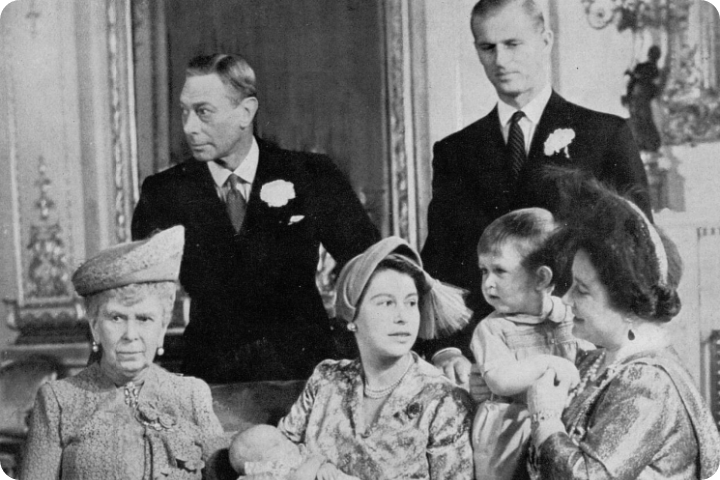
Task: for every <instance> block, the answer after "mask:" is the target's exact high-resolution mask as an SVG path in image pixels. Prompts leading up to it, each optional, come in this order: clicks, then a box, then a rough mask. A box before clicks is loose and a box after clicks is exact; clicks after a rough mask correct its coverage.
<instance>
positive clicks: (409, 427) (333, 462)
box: [278, 237, 473, 479]
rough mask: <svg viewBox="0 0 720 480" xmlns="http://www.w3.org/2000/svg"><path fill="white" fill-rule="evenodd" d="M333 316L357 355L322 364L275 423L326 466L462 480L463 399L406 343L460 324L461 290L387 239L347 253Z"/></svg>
mask: <svg viewBox="0 0 720 480" xmlns="http://www.w3.org/2000/svg"><path fill="white" fill-rule="evenodd" d="M336 309H337V315H338V317H340V318H341V319H343V320H345V321H346V322H347V328H348V330H349V331H351V332H352V333H354V335H355V339H356V341H357V346H358V351H359V353H360V358H359V359H356V360H341V361H333V360H326V361H324V362H322V363H321V364H320V365H318V367H317V368H316V369H315V372H314V373H313V375H312V377H311V378H310V379H309V380H308V382H307V384H306V386H305V390H304V392H303V393H302V394H301V396H300V398H299V399H298V400H297V402H296V403H295V405H294V406H293V407H292V409H291V410H290V413H289V414H288V415H287V416H286V417H284V418H283V419H282V420H280V423H279V425H278V428H279V429H280V430H281V431H282V432H283V433H284V434H285V435H286V436H287V437H288V438H289V439H290V440H292V441H293V442H295V443H298V444H304V445H305V447H306V448H307V450H308V452H309V454H311V455H318V456H322V457H324V458H325V459H326V463H325V464H324V465H323V466H322V467H321V468H320V470H319V472H318V478H326V475H327V478H333V477H331V476H330V475H329V474H330V473H331V472H333V471H335V469H338V470H340V471H341V472H342V473H344V474H347V475H351V476H354V477H359V478H363V479H369V478H372V479H386V478H387V479H389V478H392V479H397V478H414V479H441V478H447V479H470V478H472V476H473V466H472V451H471V447H470V426H471V423H472V410H473V406H472V400H471V399H470V396H469V394H468V393H467V392H466V391H464V390H462V389H460V388H459V387H456V386H454V384H453V383H452V382H451V381H450V380H448V379H447V378H445V377H444V376H443V374H442V372H440V371H439V370H437V369H436V368H435V367H433V366H431V365H430V364H429V363H427V362H425V361H424V360H422V359H421V358H419V357H418V356H417V355H416V354H415V353H414V352H412V350H411V348H412V346H413V344H414V343H415V340H416V338H417V337H418V336H420V337H423V338H432V337H434V336H436V335H438V334H441V333H444V332H449V331H453V330H455V329H457V328H460V327H462V326H463V325H465V324H466V323H467V321H468V319H469V316H470V312H469V311H468V310H467V309H466V308H465V305H464V302H463V299H462V294H461V291H459V290H457V289H455V288H454V287H450V286H448V285H444V284H441V283H439V282H437V281H435V280H433V279H432V278H431V277H430V276H429V275H427V274H426V273H425V272H424V271H423V269H422V263H421V260H420V257H419V255H418V254H417V252H416V251H415V250H414V249H413V248H411V247H410V246H409V245H408V244H407V243H406V242H405V241H404V240H402V239H401V238H398V237H390V238H386V239H385V240H382V241H380V242H379V243H377V244H375V245H374V246H372V247H370V248H369V249H368V250H367V251H365V252H364V253H362V254H361V255H359V256H357V257H355V258H353V259H352V260H351V261H350V262H348V264H347V265H345V267H344V268H343V270H342V272H341V273H340V277H339V278H338V284H337V300H336Z"/></svg>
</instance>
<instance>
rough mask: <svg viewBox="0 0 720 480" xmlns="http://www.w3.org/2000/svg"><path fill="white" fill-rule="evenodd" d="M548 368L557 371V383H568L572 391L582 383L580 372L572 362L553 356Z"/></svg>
mask: <svg viewBox="0 0 720 480" xmlns="http://www.w3.org/2000/svg"><path fill="white" fill-rule="evenodd" d="M548 366H549V367H550V368H551V369H553V370H554V371H555V380H556V383H559V382H567V384H568V385H569V388H571V389H572V388H574V387H575V386H577V384H578V383H580V372H579V371H578V369H577V367H576V366H575V364H574V363H572V362H571V361H570V360H567V359H565V358H562V357H554V356H553V357H550V359H549V365H548Z"/></svg>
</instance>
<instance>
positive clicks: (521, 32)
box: [422, 0, 652, 383]
mask: <svg viewBox="0 0 720 480" xmlns="http://www.w3.org/2000/svg"><path fill="white" fill-rule="evenodd" d="M471 28H472V33H473V36H474V38H475V49H476V50H477V54H478V57H479V58H480V63H481V64H482V66H483V68H484V70H485V73H486V74H487V76H488V78H489V80H490V82H491V83H492V84H493V86H494V87H495V90H496V92H497V94H498V97H499V100H500V101H499V102H498V105H497V106H496V108H495V109H493V110H492V111H491V112H490V113H489V114H488V115H487V116H486V117H484V118H481V119H480V120H478V121H477V122H475V123H473V124H471V125H469V126H468V127H466V128H464V129H463V130H461V131H459V132H456V133H454V134H452V135H450V136H449V137H447V138H445V139H443V140H441V141H439V142H438V143H437V144H435V147H434V158H433V196H432V201H431V202H430V206H429V209H428V237H427V241H426V243H425V245H424V248H423V251H422V257H423V261H424V262H425V268H426V269H427V271H428V272H429V273H430V274H431V275H434V276H435V277H437V278H439V279H440V280H444V281H446V282H448V283H452V284H455V285H458V286H460V287H463V288H466V289H468V290H469V292H470V294H469V297H468V304H469V306H470V308H472V309H473V310H474V311H475V316H474V318H475V319H476V322H477V321H479V320H480V319H482V318H484V317H485V316H486V315H487V314H488V313H490V311H491V308H490V307H489V306H488V305H487V303H485V301H484V299H483V296H482V281H483V279H482V274H481V273H480V270H479V268H478V263H477V253H476V248H477V242H478V240H479V238H480V235H481V234H482V232H483V230H484V229H485V227H487V225H488V224H490V222H492V221H493V220H495V219H496V218H498V217H499V216H501V215H503V214H505V213H507V212H509V211H511V210H514V209H518V208H524V207H543V208H546V209H549V210H550V211H554V210H555V207H556V205H557V202H558V200H559V198H558V196H559V192H558V187H557V186H556V185H555V183H554V182H553V181H552V179H551V178H549V177H548V176H546V175H544V171H545V170H546V169H547V166H559V167H566V168H570V169H579V170H582V171H584V172H586V173H588V174H590V175H593V176H595V177H596V178H598V179H599V180H601V181H603V182H605V183H606V184H608V185H610V186H612V187H614V188H616V189H618V190H619V191H621V192H625V191H632V192H633V194H634V199H635V200H636V202H637V204H638V205H639V206H640V208H642V209H643V210H644V211H645V212H646V213H647V214H648V215H650V214H651V212H650V202H649V196H648V193H647V178H646V175H645V170H644V168H643V164H642V161H641V160H640V155H639V152H638V149H637V146H636V144H635V142H634V140H633V138H632V134H631V132H630V129H629V128H628V126H627V125H626V122H625V121H624V120H623V119H621V118H619V117H616V116H613V115H608V114H604V113H600V112H595V111H592V110H588V109H586V108H583V107H580V106H577V105H574V104H572V103H570V102H568V101H566V100H564V99H563V98H562V97H561V96H560V95H558V94H557V93H555V92H554V91H553V90H552V88H551V86H550V84H549V81H548V70H549V64H550V50H551V48H552V45H553V32H552V31H551V30H549V29H548V28H547V27H546V25H545V21H544V18H543V13H542V10H541V9H540V8H539V7H538V5H537V4H536V3H535V2H534V0H480V1H479V2H478V3H477V4H476V5H475V7H474V8H473V11H472V15H471ZM651 218H652V217H651ZM476 322H471V325H470V326H469V327H468V328H467V329H466V330H464V331H463V332H460V333H459V334H456V335H454V336H452V337H450V338H447V339H444V340H442V341H440V342H435V343H433V344H431V345H425V346H424V347H423V348H424V349H425V350H427V353H429V354H432V353H435V355H434V357H433V360H434V363H435V364H436V365H437V366H439V367H441V368H443V369H444V370H445V372H446V373H447V374H448V376H450V377H451V378H453V377H455V378H456V380H457V381H459V382H461V383H464V382H465V381H466V380H467V378H468V373H469V369H470V364H469V362H468V361H467V359H465V358H464V357H463V356H462V355H460V351H461V350H462V352H463V353H465V355H467V356H469V348H468V347H469V343H470V335H471V334H472V330H473V328H474V325H475V324H476Z"/></svg>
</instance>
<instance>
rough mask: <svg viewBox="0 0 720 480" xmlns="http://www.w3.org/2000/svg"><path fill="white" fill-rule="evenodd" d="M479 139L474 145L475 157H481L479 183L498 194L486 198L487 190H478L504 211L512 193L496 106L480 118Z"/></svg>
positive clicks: (488, 200) (491, 204) (489, 201)
mask: <svg viewBox="0 0 720 480" xmlns="http://www.w3.org/2000/svg"><path fill="white" fill-rule="evenodd" d="M479 128H480V133H479V135H478V137H479V141H478V142H477V145H475V147H476V148H477V149H478V153H476V157H477V158H482V159H483V162H482V164H481V165H480V171H479V175H480V177H481V178H480V184H481V185H486V186H492V190H493V191H495V192H497V193H498V194H496V195H492V196H490V198H488V195H487V191H486V190H484V191H482V192H479V194H480V195H483V196H484V198H485V200H484V201H485V202H487V203H489V204H490V207H491V208H493V209H494V210H495V211H500V212H505V211H506V210H507V209H508V202H509V201H510V197H511V195H512V192H511V189H510V183H509V180H510V179H509V171H508V170H509V169H508V165H507V152H506V145H505V139H504V138H503V134H502V130H501V127H500V117H499V116H498V109H497V106H495V108H494V109H493V110H492V111H491V112H490V113H489V114H488V115H486V116H485V118H483V119H482V120H481V123H480V125H479Z"/></svg>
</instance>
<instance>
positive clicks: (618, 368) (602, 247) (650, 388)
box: [528, 176, 720, 480]
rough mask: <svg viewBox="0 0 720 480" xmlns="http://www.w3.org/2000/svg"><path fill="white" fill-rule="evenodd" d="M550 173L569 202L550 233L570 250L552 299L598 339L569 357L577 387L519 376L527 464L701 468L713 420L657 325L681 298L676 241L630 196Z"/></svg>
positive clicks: (567, 471) (584, 470) (580, 468)
mask: <svg viewBox="0 0 720 480" xmlns="http://www.w3.org/2000/svg"><path fill="white" fill-rule="evenodd" d="M560 179H561V181H563V182H564V183H565V191H566V192H567V195H568V198H567V200H568V201H567V203H568V206H569V208H568V209H567V212H566V214H564V215H562V217H564V218H565V220H566V221H567V224H568V226H567V229H565V231H564V232H562V233H561V234H560V237H558V239H557V240H558V241H559V244H560V245H561V246H562V247H564V249H565V250H566V251H567V253H568V254H569V255H568V258H571V259H572V286H571V287H570V290H569V291H568V292H567V294H566V295H565V296H564V297H563V301H564V302H565V303H567V304H568V305H569V306H570V307H572V311H573V314H574V316H575V319H574V327H573V333H574V334H575V336H577V337H579V338H582V339H584V340H588V341H590V342H592V343H594V344H596V345H597V346H598V347H600V348H598V349H597V350H595V351H592V352H590V353H588V354H587V356H586V357H585V358H584V359H581V360H580V361H579V364H578V368H579V370H580V375H581V381H580V384H579V385H578V386H577V387H576V388H574V389H572V390H570V391H568V385H567V384H565V383H563V382H560V383H559V384H557V385H556V384H555V382H554V379H553V375H552V374H551V372H548V373H547V374H546V375H544V376H543V377H541V378H540V379H539V380H538V381H537V383H536V384H535V385H534V386H533V387H531V388H530V390H529V392H528V406H529V411H530V413H531V419H532V430H533V434H532V435H533V448H532V449H531V455H530V457H531V461H530V467H531V474H532V475H531V476H532V477H533V478H546V479H554V480H563V479H567V480H570V479H610V478H612V479H628V480H629V479H633V480H634V479H650V478H652V479H660V478H663V479H680V478H683V479H686V478H709V477H710V476H712V475H714V474H715V472H716V471H717V469H718V465H720V438H719V437H718V431H717V428H716V426H715V425H714V422H713V419H712V417H711V416H710V413H709V411H708V409H707V406H706V404H705V402H704V401H703V399H702V397H701V396H700V394H699V392H698V391H697V389H696V387H695V385H694V384H693V381H692V379H691V377H690V375H689V374H688V373H687V371H686V370H685V369H684V367H683V366H682V363H681V361H680V359H679V358H678V356H677V354H676V352H675V350H674V349H673V347H672V345H671V340H670V336H669V334H668V331H667V329H666V325H667V322H669V321H670V320H671V319H672V318H673V317H674V316H675V315H677V313H678V312H679V310H680V299H679V297H678V293H677V286H678V283H679V280H680V274H681V262H680V257H679V255H678V252H677V249H676V248H675V246H674V245H673V244H672V242H670V240H669V239H667V238H666V237H664V236H663V235H662V234H661V233H660V232H659V231H658V230H657V229H656V228H655V226H653V225H652V224H651V223H650V222H649V221H648V219H647V217H645V215H644V214H643V213H642V212H641V211H640V209H638V208H637V207H636V206H635V205H634V204H632V203H630V202H629V201H627V200H625V199H623V198H621V197H619V196H618V195H616V194H613V193H611V192H609V191H607V190H605V189H604V188H603V187H602V186H601V185H599V184H597V183H595V182H588V181H582V179H579V178H577V177H575V176H569V177H566V178H563V177H560ZM566 405H567V408H565V409H564V407H565V406H566ZM563 410H564V411H563Z"/></svg>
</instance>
